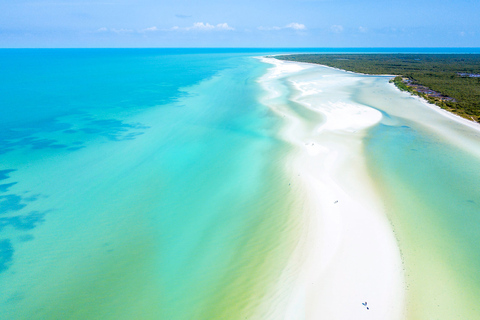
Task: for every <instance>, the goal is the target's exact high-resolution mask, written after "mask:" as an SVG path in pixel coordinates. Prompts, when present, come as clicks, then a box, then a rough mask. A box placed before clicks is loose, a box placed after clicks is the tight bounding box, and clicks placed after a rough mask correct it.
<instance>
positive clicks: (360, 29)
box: [358, 27, 368, 32]
mask: <svg viewBox="0 0 480 320" xmlns="http://www.w3.org/2000/svg"><path fill="white" fill-rule="evenodd" d="M358 31H360V32H367V31H368V28H365V27H358Z"/></svg>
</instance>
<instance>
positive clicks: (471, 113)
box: [276, 54, 480, 122]
mask: <svg viewBox="0 0 480 320" xmlns="http://www.w3.org/2000/svg"><path fill="white" fill-rule="evenodd" d="M276 58H278V59H282V60H290V61H300V62H310V63H317V64H323V65H327V66H330V67H334V68H339V69H343V70H348V71H353V72H358V73H366V74H391V75H398V76H400V77H397V78H395V80H394V82H395V84H396V85H397V87H399V88H400V89H402V90H406V91H410V92H412V93H413V94H417V95H419V96H422V97H424V98H425V99H427V100H429V101H430V102H432V103H435V104H437V105H439V106H440V107H442V108H444V109H446V110H449V111H451V112H454V113H456V114H458V115H460V116H463V117H465V118H467V119H473V120H475V121H477V122H480V76H479V75H480V55H479V54H292V55H283V56H276ZM418 85H422V86H425V87H428V88H429V89H431V90H433V91H436V92H438V93H440V94H441V95H443V96H445V97H450V98H452V99H448V98H446V99H442V98H439V97H435V96H431V95H429V94H425V93H423V92H419V91H418V90H416V87H415V86H418Z"/></svg>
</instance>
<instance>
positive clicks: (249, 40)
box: [0, 0, 480, 48]
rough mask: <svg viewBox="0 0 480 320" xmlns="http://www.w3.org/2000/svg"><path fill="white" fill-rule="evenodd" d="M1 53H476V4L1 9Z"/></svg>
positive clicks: (187, 3)
mask: <svg viewBox="0 0 480 320" xmlns="http://www.w3.org/2000/svg"><path fill="white" fill-rule="evenodd" d="M0 47H2V48H14V47H20V48H21V47H29V48H43V47H64V48H71V47H264V48H265V47H480V0H402V1H398V0H397V1H394V0H356V1H355V0H202V1H200V0H171V1H164V0H157V1H155V0H99V1H95V0H0Z"/></svg>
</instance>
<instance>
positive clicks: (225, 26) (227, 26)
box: [217, 22, 235, 30]
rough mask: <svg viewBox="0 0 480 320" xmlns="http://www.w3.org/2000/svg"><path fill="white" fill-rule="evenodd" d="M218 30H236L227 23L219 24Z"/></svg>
mask: <svg viewBox="0 0 480 320" xmlns="http://www.w3.org/2000/svg"><path fill="white" fill-rule="evenodd" d="M217 29H219V30H235V29H234V28H232V27H230V26H229V25H228V24H227V23H225V22H224V23H219V24H217Z"/></svg>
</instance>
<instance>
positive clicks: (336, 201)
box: [334, 200, 367, 306]
mask: <svg viewBox="0 0 480 320" xmlns="http://www.w3.org/2000/svg"><path fill="white" fill-rule="evenodd" d="M334 203H338V200H335V202H334ZM362 304H363V303H362ZM365 305H367V303H366V302H365V304H364V306H365Z"/></svg>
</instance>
